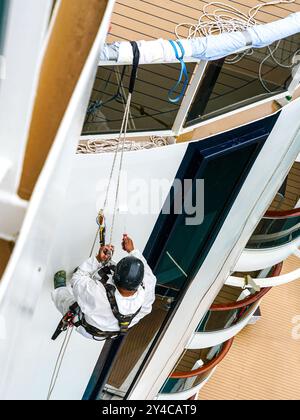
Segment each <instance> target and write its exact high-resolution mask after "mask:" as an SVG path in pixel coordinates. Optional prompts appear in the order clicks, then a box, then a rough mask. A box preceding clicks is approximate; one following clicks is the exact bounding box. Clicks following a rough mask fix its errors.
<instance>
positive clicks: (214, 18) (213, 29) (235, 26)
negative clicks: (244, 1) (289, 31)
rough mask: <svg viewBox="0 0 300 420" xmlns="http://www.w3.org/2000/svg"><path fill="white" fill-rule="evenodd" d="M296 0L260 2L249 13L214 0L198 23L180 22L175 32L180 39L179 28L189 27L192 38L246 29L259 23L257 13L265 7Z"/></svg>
mask: <svg viewBox="0 0 300 420" xmlns="http://www.w3.org/2000/svg"><path fill="white" fill-rule="evenodd" d="M295 2H296V0H274V1H270V2H267V3H260V4H258V5H256V6H254V7H252V9H249V11H248V13H244V12H242V11H241V10H239V9H238V8H236V7H234V6H231V5H229V4H226V3H223V2H219V1H212V2H211V3H208V4H206V5H205V6H204V7H203V13H202V15H201V16H200V18H199V20H198V22H197V23H190V22H189V23H186V22H185V23H180V24H178V25H177V26H176V28H175V34H176V37H177V38H178V39H180V38H181V36H180V35H179V34H178V31H179V29H182V28H185V29H186V28H187V29H188V37H187V38H188V39H192V38H195V37H198V36H204V37H206V36H209V35H220V34H222V33H224V32H228V33H229V32H241V31H246V30H247V29H248V28H251V27H252V26H255V25H258V23H259V21H258V19H257V15H258V13H259V12H260V11H261V10H262V9H264V8H265V7H269V6H275V5H280V4H292V3H295ZM212 7H215V10H213V11H209V8H212Z"/></svg>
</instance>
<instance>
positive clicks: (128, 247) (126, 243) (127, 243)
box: [122, 234, 134, 253]
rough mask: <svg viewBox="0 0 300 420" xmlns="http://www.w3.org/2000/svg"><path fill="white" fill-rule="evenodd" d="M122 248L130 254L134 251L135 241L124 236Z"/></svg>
mask: <svg viewBox="0 0 300 420" xmlns="http://www.w3.org/2000/svg"><path fill="white" fill-rule="evenodd" d="M122 248H123V250H124V251H126V252H128V253H130V252H132V251H133V250H134V244H133V240H132V239H131V238H129V236H128V235H126V234H124V235H123V241H122Z"/></svg>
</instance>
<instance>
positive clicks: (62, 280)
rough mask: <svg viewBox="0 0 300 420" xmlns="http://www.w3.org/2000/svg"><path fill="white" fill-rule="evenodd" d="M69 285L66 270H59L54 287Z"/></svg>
mask: <svg viewBox="0 0 300 420" xmlns="http://www.w3.org/2000/svg"><path fill="white" fill-rule="evenodd" d="M66 286H67V273H66V272H65V271H58V272H57V273H56V274H55V276H54V289H59V288H60V287H66Z"/></svg>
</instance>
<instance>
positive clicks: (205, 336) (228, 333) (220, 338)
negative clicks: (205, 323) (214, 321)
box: [186, 302, 260, 350]
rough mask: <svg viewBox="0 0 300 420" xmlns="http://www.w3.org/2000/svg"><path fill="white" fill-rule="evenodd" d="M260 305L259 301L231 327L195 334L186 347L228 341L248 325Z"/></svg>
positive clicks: (201, 347)
mask: <svg viewBox="0 0 300 420" xmlns="http://www.w3.org/2000/svg"><path fill="white" fill-rule="evenodd" d="M259 305H260V302H258V303H257V304H256V305H255V306H254V307H253V310H252V311H251V312H249V314H248V315H247V316H246V317H245V318H244V319H243V320H242V321H240V322H238V323H237V324H236V325H234V326H233V327H231V328H226V329H224V330H221V331H214V332H203V333H195V334H193V336H192V338H191V341H190V342H189V343H188V345H187V347H186V348H187V349H189V350H199V349H207V348H209V347H215V346H218V345H219V344H222V343H225V342H226V341H228V340H230V339H231V338H233V337H235V336H236V335H237V334H238V333H240V332H241V331H242V330H243V329H244V328H245V327H246V326H247V325H248V323H249V321H250V320H251V318H252V316H253V314H254V313H255V311H256V310H257V308H258V307H259Z"/></svg>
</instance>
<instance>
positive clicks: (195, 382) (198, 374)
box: [160, 339, 233, 399]
mask: <svg viewBox="0 0 300 420" xmlns="http://www.w3.org/2000/svg"><path fill="white" fill-rule="evenodd" d="M232 344H233V339H231V340H229V341H227V342H226V343H224V344H222V345H220V346H216V347H213V348H210V349H205V350H198V351H190V350H187V351H186V352H185V353H184V354H183V356H182V358H181V359H180V361H179V363H178V365H177V367H176V369H175V371H174V372H173V373H172V374H171V375H170V377H169V378H168V380H167V381H166V383H165V384H164V386H163V388H162V390H161V392H160V397H162V396H165V397H167V396H168V395H170V397H171V399H173V397H174V394H177V395H181V394H183V393H186V392H187V391H191V393H192V394H191V395H193V392H194V393H197V392H198V391H199V389H201V387H202V386H203V385H204V384H205V382H206V381H207V379H208V378H209V377H210V375H211V374H212V373H213V371H214V369H215V368H216V367H217V366H218V365H219V364H220V363H221V362H222V361H223V360H224V358H225V357H226V356H227V354H228V352H229V351H230V349H231V346H232ZM203 352H205V353H206V355H205V361H204V360H203ZM200 359H201V360H200ZM201 362H202V363H203V364H202V366H200V367H199V368H190V369H187V370H186V371H184V370H180V369H183V368H184V367H185V366H187V367H188V366H190V365H191V364H192V365H193V367H194V366H197V364H201ZM171 394H172V395H171Z"/></svg>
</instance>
